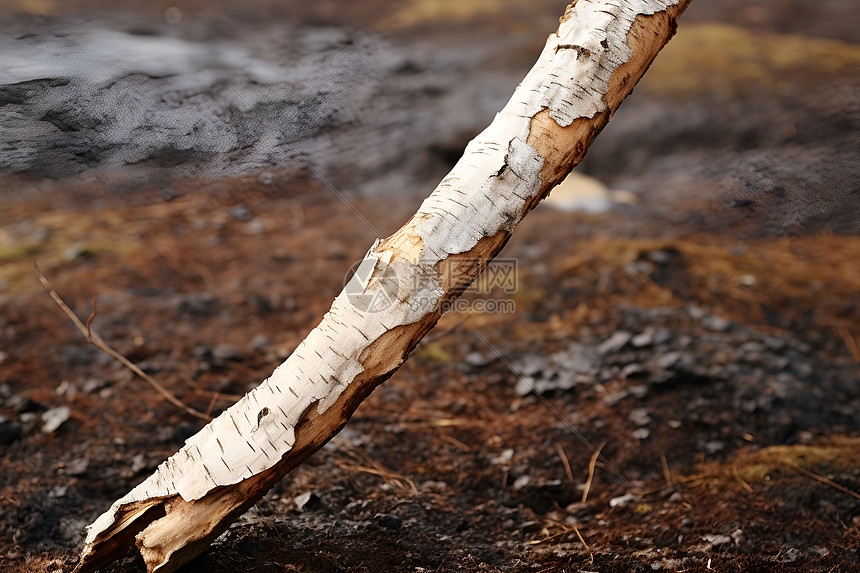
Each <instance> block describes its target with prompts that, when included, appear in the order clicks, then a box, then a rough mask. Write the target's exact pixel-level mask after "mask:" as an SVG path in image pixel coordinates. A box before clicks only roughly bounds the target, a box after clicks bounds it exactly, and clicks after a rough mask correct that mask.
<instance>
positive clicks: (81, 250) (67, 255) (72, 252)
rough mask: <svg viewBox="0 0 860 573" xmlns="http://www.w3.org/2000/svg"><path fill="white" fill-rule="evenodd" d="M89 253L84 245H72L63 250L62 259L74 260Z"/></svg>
mask: <svg viewBox="0 0 860 573" xmlns="http://www.w3.org/2000/svg"><path fill="white" fill-rule="evenodd" d="M86 253H87V249H86V247H84V246H83V245H79V244H78V245H72V246H71V247H69V248H67V249H66V250H65V251H63V254H62V255H60V256H61V257H62V259H63V260H64V261H66V262H72V261H74V260H75V259H77V258H79V257H82V256H84V255H85V254H86Z"/></svg>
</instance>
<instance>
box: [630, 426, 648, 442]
mask: <svg viewBox="0 0 860 573" xmlns="http://www.w3.org/2000/svg"><path fill="white" fill-rule="evenodd" d="M631 435H632V436H633V437H634V438H636V439H637V440H647V439H648V437H649V436H650V435H651V430H649V429H648V428H636V429H635V430H633V433H632V434H631Z"/></svg>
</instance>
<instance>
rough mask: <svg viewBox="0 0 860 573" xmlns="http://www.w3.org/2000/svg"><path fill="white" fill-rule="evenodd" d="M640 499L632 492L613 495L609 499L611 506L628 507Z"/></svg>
mask: <svg viewBox="0 0 860 573" xmlns="http://www.w3.org/2000/svg"><path fill="white" fill-rule="evenodd" d="M636 501H639V498H638V497H636V496H635V495H633V494H632V493H625V494H624V495H621V496H618V497H613V498H612V499H610V500H609V507H627V506H628V505H630V504H631V503H634V502H636Z"/></svg>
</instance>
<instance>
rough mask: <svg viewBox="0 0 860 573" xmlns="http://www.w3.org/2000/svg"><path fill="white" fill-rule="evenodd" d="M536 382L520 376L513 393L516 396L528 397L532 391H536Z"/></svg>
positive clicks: (529, 377)
mask: <svg viewBox="0 0 860 573" xmlns="http://www.w3.org/2000/svg"><path fill="white" fill-rule="evenodd" d="M536 385H537V381H536V380H535V379H534V378H532V377H531V376H520V377H519V378H517V384H516V386H514V392H516V393H517V396H520V397H522V396H528V395H529V394H531V393H532V392H533V391H537V388H536Z"/></svg>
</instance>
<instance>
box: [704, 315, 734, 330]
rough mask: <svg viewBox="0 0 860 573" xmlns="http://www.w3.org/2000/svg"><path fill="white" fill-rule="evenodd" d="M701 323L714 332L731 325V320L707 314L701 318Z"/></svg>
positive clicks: (728, 327)
mask: <svg viewBox="0 0 860 573" xmlns="http://www.w3.org/2000/svg"><path fill="white" fill-rule="evenodd" d="M702 325H703V326H704V327H705V328H707V329H709V330H713V331H714V332H725V331H727V330H729V329H730V328H731V327H732V321H730V320H727V319H725V318H720V317H719V316H711V315H708V316H706V317H705V318H703V319H702Z"/></svg>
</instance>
